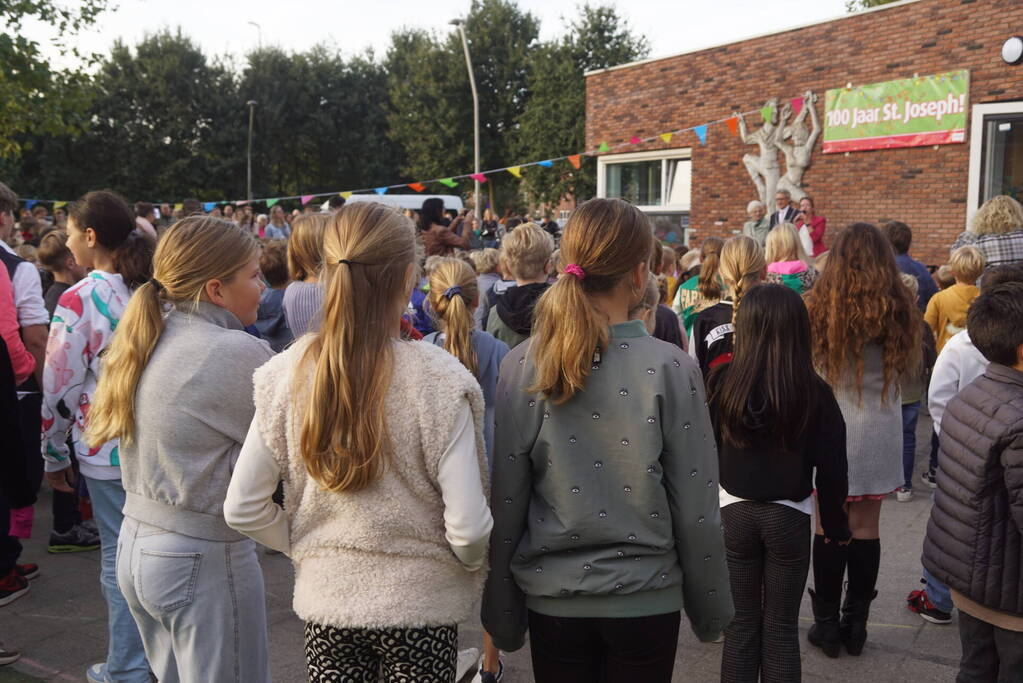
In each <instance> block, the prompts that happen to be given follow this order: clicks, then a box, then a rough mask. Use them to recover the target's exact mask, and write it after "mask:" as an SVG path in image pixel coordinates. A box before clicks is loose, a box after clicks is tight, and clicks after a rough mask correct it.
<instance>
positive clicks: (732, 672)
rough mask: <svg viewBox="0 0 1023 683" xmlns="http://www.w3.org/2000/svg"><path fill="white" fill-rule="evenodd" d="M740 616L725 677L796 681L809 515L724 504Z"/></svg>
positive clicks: (729, 635)
mask: <svg viewBox="0 0 1023 683" xmlns="http://www.w3.org/2000/svg"><path fill="white" fill-rule="evenodd" d="M721 521H722V523H723V526H724V529H725V550H726V554H727V557H728V578H729V583H730V584H731V587H732V601H733V602H734V603H735V618H733V619H732V623H731V624H729V625H728V628H726V629H725V647H724V652H723V653H722V655H721V681H722V683H747V682H748V683H756V681H757V680H758V677H759V680H760V681H762V682H763V683H798V681H799V680H800V661H799V602H800V600H801V599H802V597H803V588H804V587H805V586H806V575H807V572H808V570H809V568H810V515H807V514H805V513H803V512H800V511H799V510H795V509H793V508H790V507H786V506H784V505H779V504H777V503H757V502H753V501H743V502H741V503H732V504H731V505H726V506H725V507H723V508H721Z"/></svg>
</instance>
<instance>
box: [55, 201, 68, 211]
mask: <svg viewBox="0 0 1023 683" xmlns="http://www.w3.org/2000/svg"><path fill="white" fill-rule="evenodd" d="M64 206H67V202H54V203H53V208H54V209H55V210H56V209H59V208H61V207H64Z"/></svg>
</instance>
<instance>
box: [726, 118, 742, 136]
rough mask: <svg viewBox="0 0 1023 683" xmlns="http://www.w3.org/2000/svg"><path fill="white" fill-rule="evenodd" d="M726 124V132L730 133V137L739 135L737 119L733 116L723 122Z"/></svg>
mask: <svg viewBox="0 0 1023 683" xmlns="http://www.w3.org/2000/svg"><path fill="white" fill-rule="evenodd" d="M725 123H727V124H728V130H730V131H732V135H738V134H739V117H737V116H733V117H732V118H730V119H728V120H727V121H725Z"/></svg>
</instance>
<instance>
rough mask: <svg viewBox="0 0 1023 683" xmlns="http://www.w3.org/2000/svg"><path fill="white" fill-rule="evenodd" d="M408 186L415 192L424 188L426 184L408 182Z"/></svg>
mask: <svg viewBox="0 0 1023 683" xmlns="http://www.w3.org/2000/svg"><path fill="white" fill-rule="evenodd" d="M408 186H409V187H411V188H412V189H413V190H415V191H416V192H422V191H423V190H425V189H426V185H423V184H422V183H409V184H408Z"/></svg>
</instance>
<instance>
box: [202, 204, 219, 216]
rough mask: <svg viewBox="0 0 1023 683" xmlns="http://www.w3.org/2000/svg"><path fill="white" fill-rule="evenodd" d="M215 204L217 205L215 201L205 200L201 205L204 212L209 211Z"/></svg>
mask: <svg viewBox="0 0 1023 683" xmlns="http://www.w3.org/2000/svg"><path fill="white" fill-rule="evenodd" d="M216 205H217V203H216V202H206V203H204V204H203V205H202V210H203V211H205V212H206V213H209V212H210V211H212V210H213V207H215V206H216Z"/></svg>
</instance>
